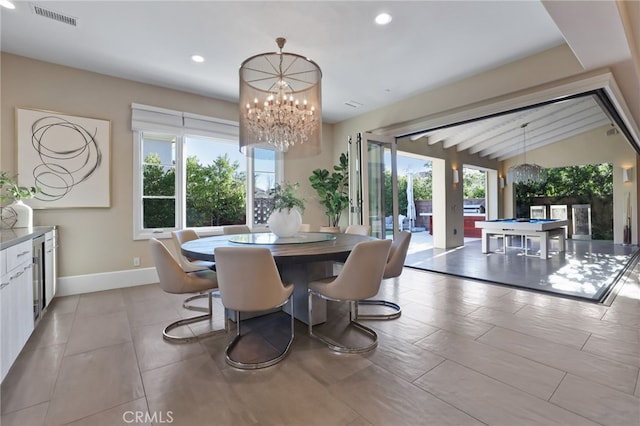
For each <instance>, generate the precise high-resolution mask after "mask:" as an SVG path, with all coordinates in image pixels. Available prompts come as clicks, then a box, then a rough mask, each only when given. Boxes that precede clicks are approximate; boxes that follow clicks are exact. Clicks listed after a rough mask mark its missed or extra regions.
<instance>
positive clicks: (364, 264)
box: [308, 240, 391, 353]
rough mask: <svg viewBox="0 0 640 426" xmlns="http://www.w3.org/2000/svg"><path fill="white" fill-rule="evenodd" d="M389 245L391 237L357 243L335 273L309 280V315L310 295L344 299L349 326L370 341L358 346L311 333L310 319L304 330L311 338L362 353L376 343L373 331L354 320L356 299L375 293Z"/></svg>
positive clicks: (338, 299)
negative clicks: (336, 274) (347, 306)
mask: <svg viewBox="0 0 640 426" xmlns="http://www.w3.org/2000/svg"><path fill="white" fill-rule="evenodd" d="M390 248H391V240H371V241H363V242H361V243H358V244H356V245H355V247H354V248H353V250H352V251H351V253H350V254H349V257H347V260H346V262H345V263H344V267H343V268H342V270H341V271H340V273H339V274H338V276H335V277H329V278H324V279H321V280H317V281H312V282H310V283H309V290H308V298H309V300H308V303H309V305H308V310H309V318H313V296H318V297H320V298H322V299H326V300H331V301H336V302H347V303H349V325H351V326H353V327H354V328H355V330H358V331H360V332H361V333H362V334H364V335H365V337H368V338H369V340H370V342H369V343H368V344H366V345H364V346H358V347H353V346H351V345H348V344H346V343H342V342H338V341H337V340H336V339H333V338H330V337H328V336H326V335H321V334H317V333H314V332H313V321H309V325H308V330H309V335H310V336H311V337H313V338H316V339H318V340H320V341H322V342H324V343H325V344H326V345H327V346H328V347H329V348H330V349H332V350H334V351H337V352H347V353H362V352H366V351H370V350H371V349H373V348H375V347H376V346H377V344H378V335H377V334H376V332H375V331H373V330H372V329H371V328H369V327H366V326H365V325H363V324H362V323H360V322H358V321H357V317H358V312H357V308H358V305H357V302H358V301H361V300H364V299H368V298H370V297H373V296H375V295H376V294H377V293H378V290H379V289H380V283H381V282H382V276H383V274H384V268H385V264H386V261H387V258H388V256H389V249H390Z"/></svg>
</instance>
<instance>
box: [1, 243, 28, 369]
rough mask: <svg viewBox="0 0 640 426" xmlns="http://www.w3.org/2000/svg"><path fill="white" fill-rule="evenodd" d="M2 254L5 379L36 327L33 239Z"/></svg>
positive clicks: (2, 354) (2, 329) (2, 348)
mask: <svg viewBox="0 0 640 426" xmlns="http://www.w3.org/2000/svg"><path fill="white" fill-rule="evenodd" d="M2 252H3V253H2V258H3V260H4V262H2V275H1V276H2V278H1V284H0V330H1V331H2V336H1V339H0V340H1V342H0V372H1V374H2V379H4V377H5V375H6V374H7V372H8V371H9V368H10V367H11V365H12V364H13V362H14V361H15V359H16V358H17V356H18V354H19V353H20V351H21V350H22V347H23V346H24V345H25V343H27V340H28V339H29V336H30V335H31V332H32V331H33V327H34V320H33V270H32V268H33V255H32V245H31V240H28V241H24V242H22V243H19V244H16V245H14V246H11V247H9V248H7V249H5V250H3V251H2Z"/></svg>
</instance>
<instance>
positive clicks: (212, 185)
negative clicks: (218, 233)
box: [143, 154, 246, 228]
mask: <svg viewBox="0 0 640 426" xmlns="http://www.w3.org/2000/svg"><path fill="white" fill-rule="evenodd" d="M239 167H240V166H239V164H238V163H237V162H233V163H232V162H231V161H230V160H229V157H228V156H227V155H226V154H225V155H223V156H219V157H217V158H216V160H215V161H214V162H213V163H212V164H210V165H207V166H205V165H202V164H200V162H199V161H198V158H197V157H189V158H187V169H186V174H187V176H186V178H187V180H186V182H187V184H186V199H187V200H186V202H187V226H188V227H201V226H218V225H227V224H233V223H244V222H245V220H244V216H245V211H246V209H245V205H246V185H245V182H246V177H245V174H244V173H240V172H238V168H239ZM143 182H144V183H143V194H144V195H145V196H147V197H148V196H153V197H164V198H145V199H144V205H143V208H144V227H145V228H172V227H174V226H176V224H175V209H176V205H175V203H176V200H175V198H174V196H175V168H174V167H173V166H166V165H162V164H161V163H160V157H159V156H158V155H157V154H150V155H148V156H147V158H145V165H144V167H143Z"/></svg>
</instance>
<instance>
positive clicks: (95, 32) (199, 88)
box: [0, 1, 611, 159]
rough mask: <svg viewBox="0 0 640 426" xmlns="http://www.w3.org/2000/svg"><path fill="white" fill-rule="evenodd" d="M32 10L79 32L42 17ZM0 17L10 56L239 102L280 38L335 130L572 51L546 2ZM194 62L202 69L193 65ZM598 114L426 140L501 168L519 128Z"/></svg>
mask: <svg viewBox="0 0 640 426" xmlns="http://www.w3.org/2000/svg"><path fill="white" fill-rule="evenodd" d="M34 5H35V6H39V7H42V8H44V9H46V10H48V11H50V12H53V13H57V14H59V15H63V16H65V17H68V18H70V19H72V20H75V22H76V25H75V26H73V25H69V24H67V23H62V22H59V21H56V20H53V19H50V18H47V17H43V16H40V15H37V14H36V13H34ZM381 11H386V12H389V13H391V14H392V16H393V21H392V22H391V23H390V24H389V25H387V26H384V27H382V26H378V25H376V24H375V23H374V22H373V19H374V17H375V16H376V14H378V13H379V12H381ZM0 13H1V31H2V32H1V39H0V41H1V48H2V51H4V52H8V53H13V54H16V55H21V56H26V57H30V58H34V59H38V60H43V61H46V62H52V63H57V64H62V65H66V66H71V67H75V68H80V69H84V70H89V71H94V72H98V73H102V74H107V75H111V76H116V77H122V78H126V79H130V80H134V81H139V82H144V83H150V84H154V85H158V86H163V87H168V88H174V89H178V90H182V91H187V92H192V93H197V94H201V95H204V96H211V97H215V98H219V99H224V100H229V101H232V102H237V101H238V90H239V89H238V68H239V66H240V64H241V63H242V61H243V60H244V59H246V58H248V57H250V56H252V55H255V54H258V53H262V52H272V51H276V50H277V46H276V44H275V38H276V37H278V36H284V37H286V38H287V40H288V41H287V44H286V46H285V48H284V50H285V51H288V52H292V53H298V54H301V55H303V56H307V57H309V58H311V59H313V60H314V61H315V62H317V63H318V64H319V65H320V67H321V68H322V71H323V80H322V97H323V119H324V120H325V121H327V122H339V121H342V120H345V119H348V118H351V117H354V116H356V115H360V114H363V113H365V112H368V111H371V110H373V109H376V108H380V107H383V106H386V105H389V104H392V103H394V102H397V101H399V100H402V99H406V98H408V97H410V96H413V95H416V94H418V93H421V92H424V91H426V90H430V89H433V88H436V87H439V86H443V85H445V84H448V83H452V82H454V81H457V80H460V79H463V78H466V77H469V76H472V75H474V74H477V73H480V72H483V71H487V70H489V69H492V68H495V67H498V66H501V65H504V64H506V63H508V62H512V61H514V60H517V59H521V58H524V57H527V56H530V55H532V54H535V53H538V52H541V51H544V50H547V49H549V48H552V47H555V46H558V45H561V44H563V43H565V38H564V37H563V33H561V31H560V30H559V29H558V27H557V26H556V24H555V23H554V20H553V19H552V18H551V17H550V15H549V13H548V12H547V9H546V8H545V5H544V4H543V3H541V2H539V1H509V2H507V1H495V2H490V1H391V2H368V1H319V2H315V1H292V2H274V1H260V2H250V1H227V2H223V1H153V2H152V1H40V2H25V1H17V2H16V9H15V10H7V9H2V11H1V12H0ZM610 50H611V49H610ZM193 54H199V55H202V56H204V58H205V62H203V63H201V64H198V63H195V62H192V61H191V59H190V57H191V55H193ZM348 104H349V105H348ZM350 105H358V106H357V107H354V106H350ZM565 106H567V107H569V106H571V110H570V111H569V112H565V111H563V109H564V107H565ZM595 109H597V104H596V103H595V102H592V104H591V105H590V104H588V102H585V103H578V104H576V105H564V104H563V105H562V106H556V107H555V110H554V111H549V110H547V107H545V108H543V109H539V110H535V111H531V112H529V114H533V115H534V116H535V117H525V116H524V115H526V113H525V112H522V113H520V115H517V116H512V117H509V118H504V119H499V118H494V119H492V120H490V121H486V122H482V123H473V124H468V125H465V126H464V127H463V128H460V129H458V130H459V133H457V134H453V132H452V131H451V130H441V131H438V132H437V133H435V132H434V133H430V134H429V135H428V141H429V143H435V142H439V141H443V143H444V144H445V145H447V146H456V147H457V148H458V149H467V148H468V149H471V150H472V152H478V153H479V154H480V155H483V156H491V157H492V158H498V159H505V158H509V157H510V156H513V155H518V154H519V153H520V152H521V151H519V148H518V146H521V144H522V135H521V131H522V129H520V124H522V123H521V122H522V120H525V119H526V120H528V121H531V122H532V125H531V128H532V130H533V127H536V126H537V125H535V126H534V125H533V122H534V120H536V121H537V122H538V123H539V125H540V126H542V124H543V123H544V117H550V118H549V119H552V118H553V117H555V116H557V115H558V114H565V115H567V116H571V117H574V118H575V117H576V114H578V115H580V116H584V117H586V116H589V114H591V116H592V117H593V120H589V119H587V118H584V119H583V120H582V122H584V126H585V127H590V126H595V125H596V124H595V123H600V122H602V120H605V121H606V117H605V118H603V115H604V114H602V113H601V114H600V115H598V114H597V113H596V112H595ZM589 111H591V112H589ZM504 120H507V121H504ZM600 125H601V124H600ZM549 133H550V132H549ZM463 135H466V136H464V137H463ZM489 135H493V136H492V139H491V141H489V140H488V139H487V138H488V136H489ZM498 137H499V138H498ZM533 138H534V135H533V134H532V139H533ZM550 140H551V136H550V135H549V136H548V138H547V139H546V141H547V142H548V141H550ZM556 140H557V139H556ZM531 143H532V145H533V144H534V143H535V144H538V143H540V144H542V143H544V142H543V141H542V139H541V140H540V141H536V142H534V141H533V140H532V142H531Z"/></svg>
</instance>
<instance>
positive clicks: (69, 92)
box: [0, 53, 332, 277]
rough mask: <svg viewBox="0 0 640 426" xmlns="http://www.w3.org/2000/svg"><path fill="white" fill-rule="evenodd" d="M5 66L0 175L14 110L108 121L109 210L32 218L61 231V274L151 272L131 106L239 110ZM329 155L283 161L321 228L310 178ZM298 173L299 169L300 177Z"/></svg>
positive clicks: (9, 157) (48, 68) (8, 154)
mask: <svg viewBox="0 0 640 426" xmlns="http://www.w3.org/2000/svg"><path fill="white" fill-rule="evenodd" d="M0 66H1V81H0V84H1V88H2V99H1V101H2V104H1V108H2V109H1V111H2V112H1V114H2V120H1V123H2V129H1V135H2V145H1V150H0V154H1V155H0V167H1V170H5V171H9V172H11V173H14V172H15V166H14V160H15V141H16V135H15V133H14V122H15V118H14V111H15V108H16V107H24V108H34V109H44V110H50V111H56V112H61V113H65V114H71V115H78V116H86V117H95V118H101V119H106V120H111V132H112V134H111V154H112V157H111V207H110V208H99V209H49V210H36V211H35V212H34V224H35V225H57V226H58V227H59V236H60V246H59V254H60V255H59V275H60V276H61V277H66V276H75V275H84V274H94V273H101V272H111V271H121V270H129V269H132V268H133V263H132V262H133V258H134V257H139V258H140V259H141V267H142V268H144V267H152V266H153V261H152V260H151V258H150V253H149V251H148V248H147V242H146V241H134V240H133V218H132V216H133V215H132V211H133V210H132V208H133V204H132V203H133V195H132V185H131V183H132V173H133V164H132V156H133V149H132V143H133V134H132V131H131V103H132V102H135V103H141V104H146V105H153V106H158V107H163V108H169V109H175V110H179V111H188V112H192V113H195V114H202V115H208V116H213V117H218V118H223V119H227V120H237V119H238V109H237V104H235V103H232V102H226V101H221V100H216V99H212V98H207V97H204V96H198V95H195V94H190V93H184V92H179V91H175V90H170V89H164V88H160V87H156V86H152V85H147V84H141V83H137V82H133V81H129V80H124V79H119V78H112V77H108V76H105V75H101V74H96V73H91V72H86V71H81V70H77V69H73V68H68V67H63V66H58V65H54V64H50V63H46V62H40V61H34V60H31V59H27V58H24V57H20V56H15V55H10V54H6V53H3V54H2V56H1V62H0ZM323 132H324V134H323V138H324V139H325V140H331V139H327V138H331V137H332V126H330V125H326V126H324V129H323ZM331 155H332V150H331V143H326V144H325V149H324V152H323V153H322V154H321V155H319V156H316V157H311V158H307V159H303V160H292V161H287V162H286V164H287V167H286V169H285V176H286V179H287V180H289V181H292V182H295V181H299V182H300V183H301V185H302V187H303V195H304V196H305V198H307V200H308V201H309V207H310V208H309V209H308V210H307V212H306V213H305V220H307V219H308V220H309V221H311V222H313V223H317V224H323V223H324V222H323V215H322V213H319V214H315V213H317V212H315V213H314V210H315V209H314V200H312V198H313V193H312V191H313V190H312V189H311V187H310V186H309V183H308V175H309V174H310V173H311V170H312V169H313V168H316V167H328V166H329V165H330V160H328V159H330V158H331ZM296 169H298V170H300V171H299V172H296V171H295V170H296Z"/></svg>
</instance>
